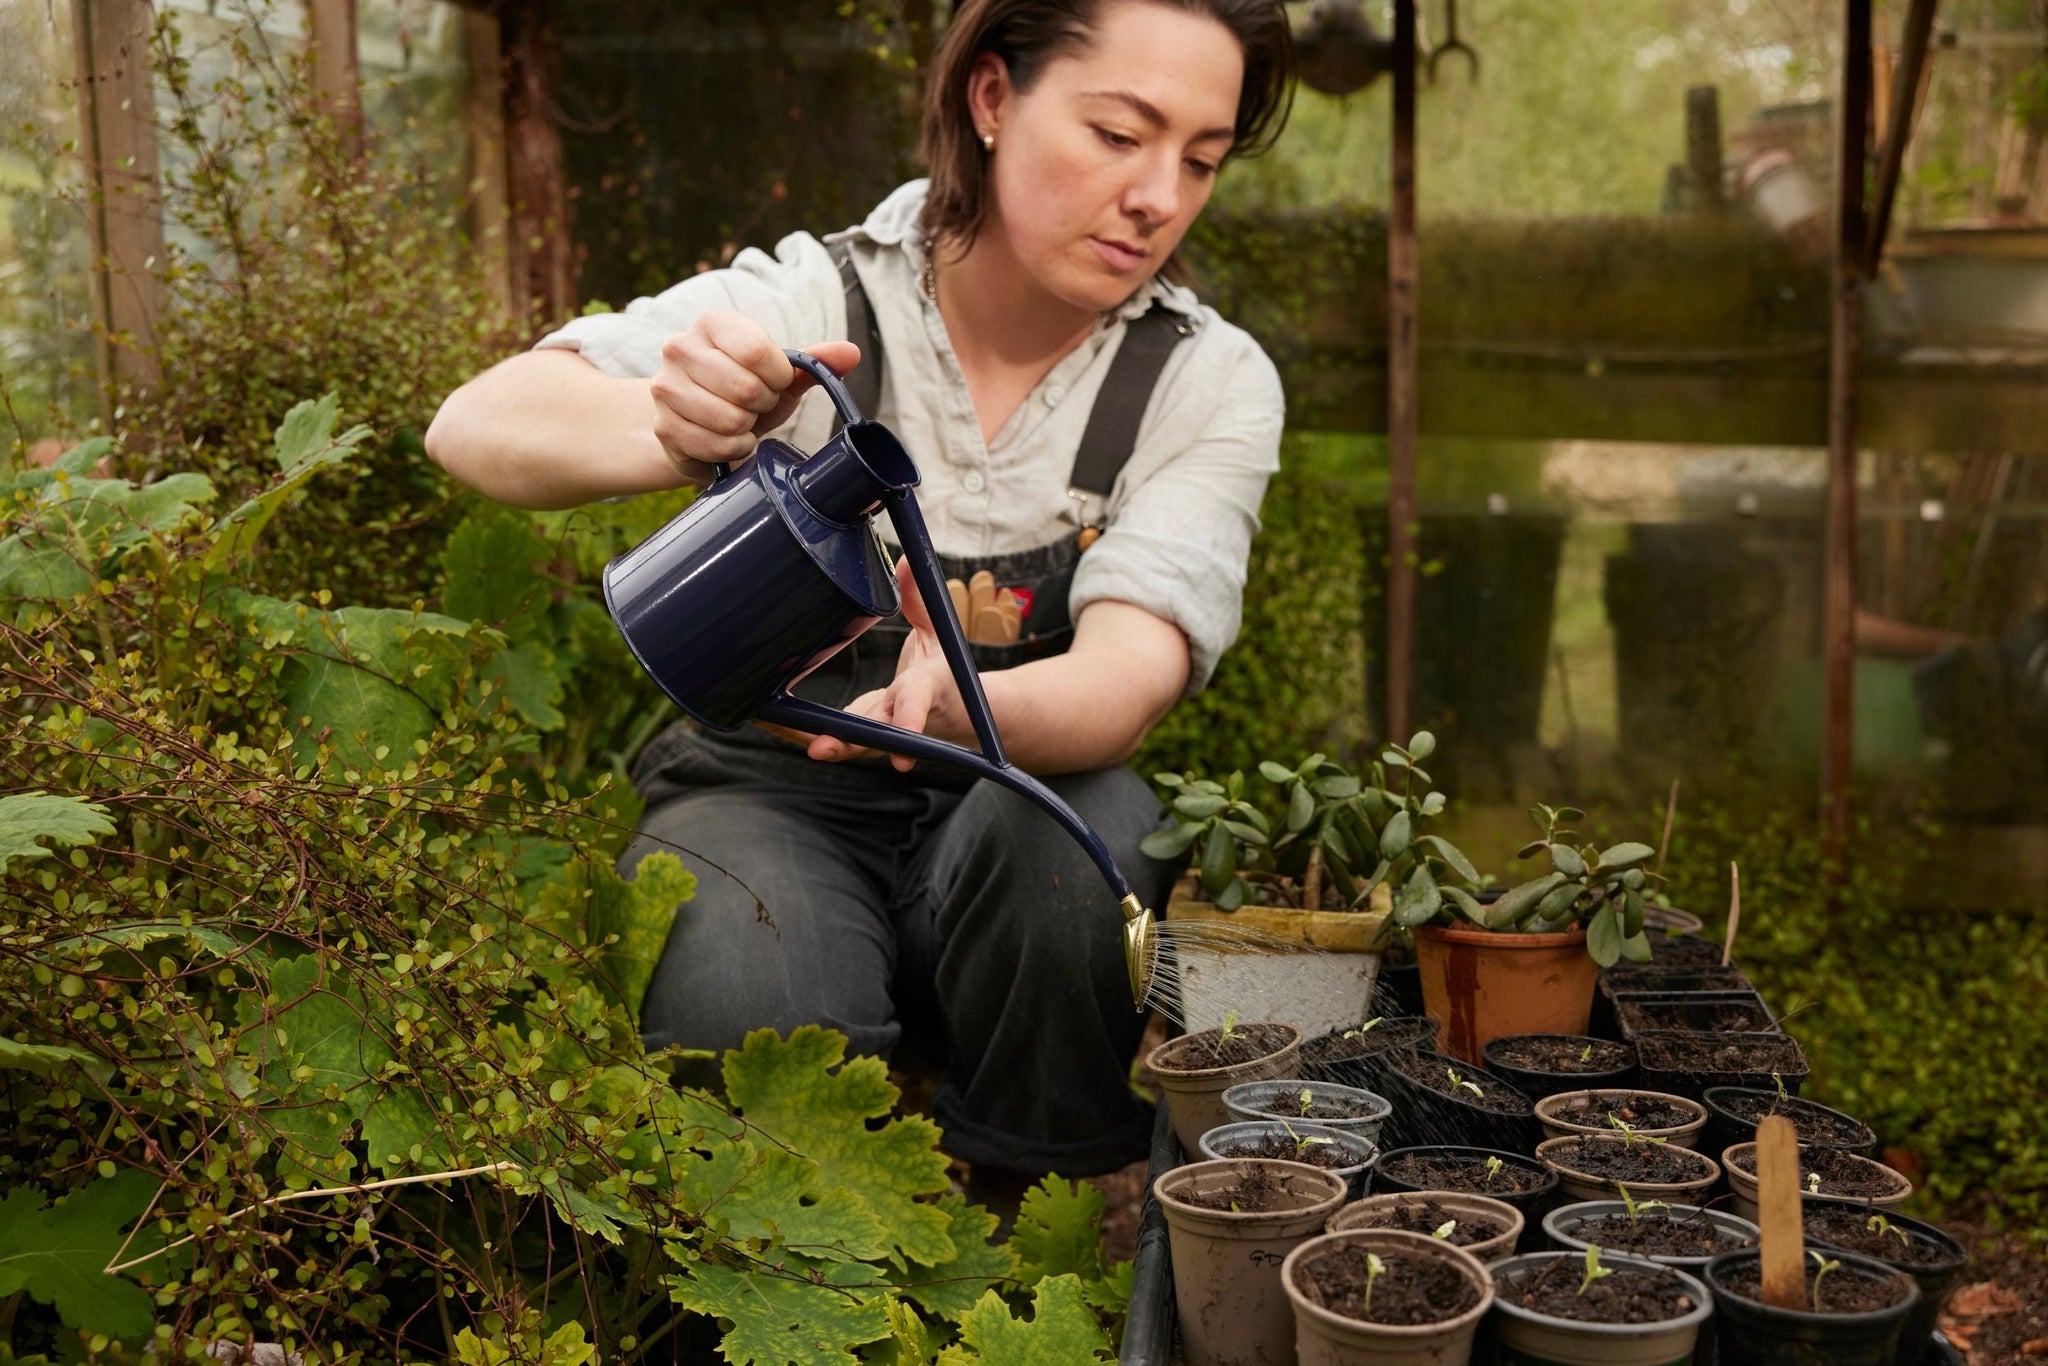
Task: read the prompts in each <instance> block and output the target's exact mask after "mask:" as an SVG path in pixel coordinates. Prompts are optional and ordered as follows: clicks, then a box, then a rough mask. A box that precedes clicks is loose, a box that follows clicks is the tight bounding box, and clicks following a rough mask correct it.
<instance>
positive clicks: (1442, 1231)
mask: <svg viewBox="0 0 2048 1366" xmlns="http://www.w3.org/2000/svg"><path fill="white" fill-rule="evenodd" d="M1457 1231H1458V1221H1457V1220H1456V1219H1446V1220H1444V1221H1443V1222H1442V1223H1441V1224H1438V1225H1437V1226H1436V1227H1435V1228H1434V1229H1432V1230H1431V1231H1430V1235H1429V1236H1430V1237H1432V1238H1448V1237H1450V1236H1451V1235H1452V1234H1453V1233H1456V1232H1457Z"/></svg>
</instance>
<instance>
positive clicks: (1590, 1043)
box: [1486, 1034, 1636, 1074]
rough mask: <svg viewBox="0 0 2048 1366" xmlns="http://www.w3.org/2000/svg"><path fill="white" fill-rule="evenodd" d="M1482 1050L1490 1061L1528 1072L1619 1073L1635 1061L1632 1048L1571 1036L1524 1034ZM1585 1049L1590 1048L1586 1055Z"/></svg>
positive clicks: (1494, 1043)
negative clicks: (1485, 1051) (1520, 1068)
mask: <svg viewBox="0 0 2048 1366" xmlns="http://www.w3.org/2000/svg"><path fill="white" fill-rule="evenodd" d="M1486 1047H1487V1054H1488V1056H1489V1058H1490V1060H1491V1061H1493V1062H1495V1063H1505V1064H1509V1065H1512V1066H1515V1067H1525V1068H1527V1069H1528V1070H1529V1071H1531V1072H1564V1073H1573V1074H1576V1073H1581V1072H1619V1071H1621V1070H1622V1069H1623V1068H1625V1067H1633V1066H1634V1065H1635V1061H1636V1051H1635V1049H1633V1048H1630V1047H1629V1046H1628V1045H1627V1044H1625V1043H1615V1042H1614V1041H1613V1040H1611V1039H1582V1038H1579V1037H1577V1036H1576V1035H1571V1034H1524V1035H1520V1036H1518V1037H1516V1038H1511V1039H1495V1040H1494V1041H1493V1042H1492V1043H1490V1044H1488V1045H1487V1046H1486ZM1588 1047H1590V1048H1591V1049H1592V1051H1591V1052H1590V1053H1588V1052H1587V1049H1588ZM1582 1055H1583V1056H1582Z"/></svg>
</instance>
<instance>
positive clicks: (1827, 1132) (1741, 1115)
mask: <svg viewBox="0 0 2048 1366" xmlns="http://www.w3.org/2000/svg"><path fill="white" fill-rule="evenodd" d="M1700 1103H1701V1104H1702V1105H1704V1106H1705V1107H1706V1111H1707V1136H1706V1147H1707V1150H1708V1151H1709V1152H1716V1153H1718V1152H1724V1151H1726V1150H1727V1149H1729V1148H1732V1147H1734V1146H1735V1145H1736V1144H1737V1143H1749V1142H1753V1141H1754V1140H1755V1138H1756V1126H1757V1120H1756V1119H1752V1118H1750V1117H1749V1116H1750V1115H1751V1114H1757V1117H1758V1118H1761V1117H1762V1115H1763V1114H1780V1115H1783V1116H1785V1118H1787V1119H1789V1120H1791V1121H1792V1127H1793V1128H1795V1129H1797V1130H1798V1131H1799V1142H1800V1143H1801V1144H1802V1145H1803V1146H1805V1147H1808V1148H1841V1149H1842V1150H1844V1151H1845V1152H1852V1153H1861V1154H1862V1155H1863V1156H1865V1157H1868V1156H1870V1154H1871V1153H1873V1152H1875V1151H1876V1150H1877V1131H1876V1130H1874V1129H1872V1128H1871V1127H1870V1126H1869V1125H1868V1124H1865V1123H1864V1122H1863V1121H1862V1120H1860V1119H1858V1118H1856V1117H1855V1116H1854V1115H1850V1114H1844V1113H1843V1112H1842V1111H1840V1110H1830V1109H1829V1108H1828V1107H1827V1106H1825V1105H1822V1104H1820V1103H1819V1102H1818V1101H1812V1100H1807V1099H1805V1098H1804V1097H1801V1096H1792V1095H1786V1096H1780V1095H1779V1094H1778V1093H1777V1092H1776V1091H1775V1090H1768V1089H1759V1088H1756V1087H1749V1086H1710V1087H1708V1088H1707V1090H1706V1091H1705V1092H1704V1093H1703V1094H1702V1095H1701V1096H1700ZM1759 1111H1761V1113H1758V1112H1759Z"/></svg>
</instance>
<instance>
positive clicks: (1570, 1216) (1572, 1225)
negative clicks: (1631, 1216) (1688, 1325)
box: [1543, 1190, 1762, 1276]
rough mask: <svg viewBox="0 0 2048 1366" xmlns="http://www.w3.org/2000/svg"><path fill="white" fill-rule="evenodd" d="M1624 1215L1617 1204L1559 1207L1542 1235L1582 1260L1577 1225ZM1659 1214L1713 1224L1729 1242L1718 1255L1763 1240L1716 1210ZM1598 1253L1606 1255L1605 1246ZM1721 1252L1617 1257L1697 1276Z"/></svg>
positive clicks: (1679, 1208)
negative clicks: (1700, 1254) (1745, 1243)
mask: <svg viewBox="0 0 2048 1366" xmlns="http://www.w3.org/2000/svg"><path fill="white" fill-rule="evenodd" d="M1629 1194H1630V1195H1631V1196H1633V1195H1634V1194H1635V1192H1634V1191H1633V1190H1631V1191H1630V1192H1629ZM1627 1213H1628V1206H1627V1205H1624V1204H1623V1203H1622V1202H1621V1201H1619V1200H1581V1201H1579V1202H1578V1203H1577V1204H1575V1205H1560V1206H1559V1207H1558V1208H1556V1209H1554V1210H1552V1211H1551V1212H1550V1213H1548V1214H1546V1215H1544V1216H1543V1232H1544V1233H1545V1234H1546V1235H1548V1236H1549V1238H1550V1243H1551V1246H1552V1247H1555V1248H1560V1249H1562V1250H1564V1251H1566V1252H1574V1253H1578V1254H1580V1255H1582V1256H1583V1255H1584V1254H1585V1251H1586V1240H1585V1239H1584V1238H1581V1237H1579V1236H1578V1232H1577V1230H1578V1227H1579V1225H1580V1224H1584V1223H1588V1222H1590V1221H1592V1220H1594V1219H1604V1218H1606V1217H1607V1216H1608V1215H1610V1214H1627ZM1658 1213H1662V1214H1669V1215H1670V1216H1671V1217H1672V1218H1674V1219H1690V1218H1692V1217H1693V1216H1695V1215H1704V1216H1705V1218H1706V1221H1707V1222H1708V1223H1709V1224H1712V1225H1713V1226H1714V1228H1715V1229H1716V1230H1717V1231H1718V1232H1719V1233H1720V1234H1721V1235H1722V1236H1723V1237H1724V1238H1727V1239H1729V1240H1730V1241H1729V1242H1728V1246H1726V1247H1725V1248H1722V1249H1721V1252H1736V1251H1739V1250H1740V1249H1741V1246H1742V1245H1743V1242H1744V1240H1747V1243H1748V1245H1749V1246H1752V1247H1754V1246H1755V1245H1756V1241H1757V1239H1758V1238H1759V1237H1761V1236H1762V1235H1761V1234H1759V1233H1758V1232H1757V1227H1756V1225H1755V1224H1752V1223H1751V1222H1749V1220H1747V1219H1738V1218H1736V1217H1735V1216H1734V1215H1732V1214H1724V1213H1722V1212H1721V1211H1720V1210H1717V1209H1706V1210H1703V1209H1701V1208H1700V1207H1699V1206H1697V1205H1678V1204H1674V1205H1672V1206H1671V1207H1670V1208H1669V1209H1668V1210H1660V1211H1658ZM1601 1252H1602V1255H1605V1252H1606V1248H1605V1246H1604V1245H1603V1246H1602V1249H1601ZM1721 1252H1712V1253H1708V1254H1706V1255H1705V1256H1700V1257H1671V1256H1666V1255H1664V1254H1661V1253H1650V1252H1618V1253H1617V1254H1616V1255H1617V1256H1623V1257H1637V1258H1640V1259H1641V1260H1643V1261H1646V1262H1656V1263H1657V1264H1658V1265H1659V1266H1670V1267H1676V1268H1678V1269H1679V1270H1680V1271H1689V1272H1691V1273H1692V1274H1693V1275H1695V1276H1697V1275H1699V1274H1700V1273H1701V1272H1702V1271H1705V1270H1706V1269H1707V1263H1708V1262H1711V1261H1713V1260H1714V1258H1716V1257H1718V1256H1720V1255H1721Z"/></svg>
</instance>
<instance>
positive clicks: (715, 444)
mask: <svg viewBox="0 0 2048 1366" xmlns="http://www.w3.org/2000/svg"><path fill="white" fill-rule="evenodd" d="M813 354H816V355H818V358H819V359H820V360H823V361H824V362H825V363H826V365H827V366H829V367H830V368H831V369H832V370H833V372H834V373H836V374H845V373H846V372H847V371H849V370H851V369H853V367H854V366H855V365H857V364H859V362H860V348H859V347H857V346H855V345H853V344H852V343H851V342H822V343H819V344H818V346H817V348H816V350H815V352H814V353H813ZM815 383H816V381H814V380H813V379H811V377H810V376H809V375H806V374H803V373H802V372H800V371H798V370H797V368H796V367H795V366H793V365H791V364H790V363H789V357H788V356H786V355H784V354H783V351H782V348H781V347H780V346H778V345H777V344H776V342H775V339H774V337H772V336H770V335H769V333H768V330H767V329H766V328H764V327H762V326H761V325H760V324H759V323H757V322H755V321H754V320H753V319H752V318H749V317H747V316H746V315H745V314H743V313H736V312H733V311H730V310H721V309H714V310H711V311H709V312H706V313H703V314H701V315H699V316H698V318H697V319H696V321H694V322H692V323H691V324H690V326H689V327H688V328H687V329H685V330H684V331H682V332H678V333H676V334H675V335H674V336H672V337H670V338H669V339H668V340H667V341H666V342H664V343H663V344H662V348H661V367H660V369H659V370H658V371H657V372H656V373H655V376H654V380H653V382H652V384H651V386H650V387H651V389H652V392H653V395H654V408H655V421H654V430H655V436H656V438H657V439H658V440H659V441H660V442H661V445H662V448H663V449H664V450H665V451H667V452H668V454H669V458H670V459H672V460H674V461H676V462H677V465H678V467H679V468H685V469H686V468H687V465H686V462H695V463H697V464H707V463H718V464H724V463H729V462H731V461H734V460H741V459H744V458H745V457H746V456H748V455H750V454H751V453H752V452H753V449H754V446H755V443H756V441H757V440H758V438H759V437H760V436H762V435H763V434H765V433H767V432H770V431H773V430H774V429H775V428H777V427H780V426H781V425H782V424H783V423H785V422H787V421H788V420H789V417H790V414H791V413H793V412H794V411H795V410H796V404H797V400H798V399H800V398H801V397H802V396H803V394H804V392H805V391H806V390H808V389H809V388H810V387H811V386H812V385H813V384H815Z"/></svg>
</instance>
